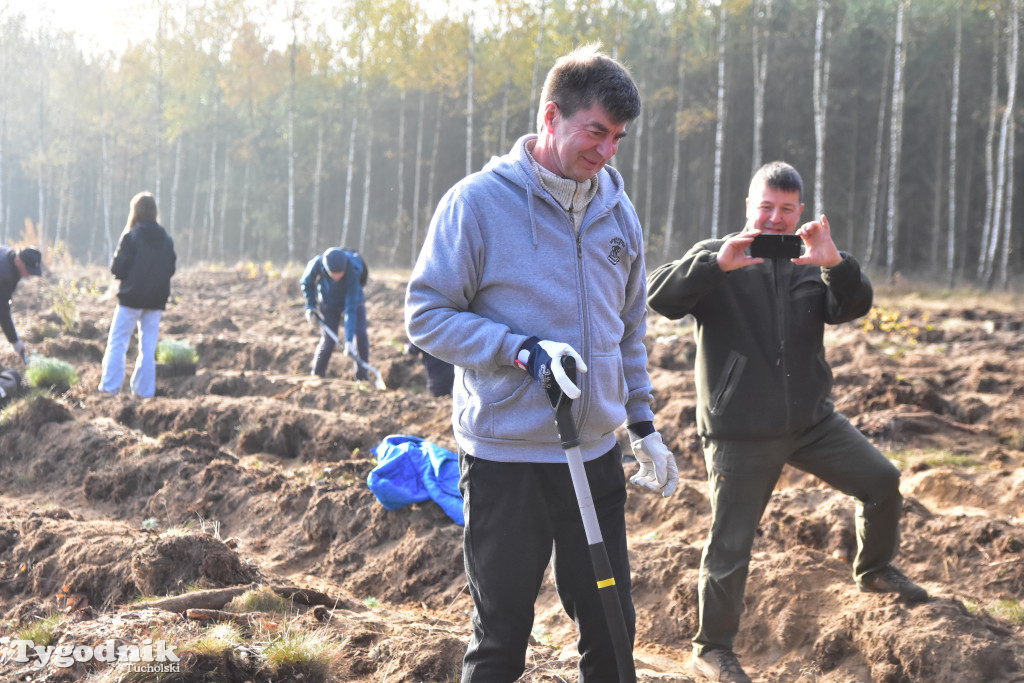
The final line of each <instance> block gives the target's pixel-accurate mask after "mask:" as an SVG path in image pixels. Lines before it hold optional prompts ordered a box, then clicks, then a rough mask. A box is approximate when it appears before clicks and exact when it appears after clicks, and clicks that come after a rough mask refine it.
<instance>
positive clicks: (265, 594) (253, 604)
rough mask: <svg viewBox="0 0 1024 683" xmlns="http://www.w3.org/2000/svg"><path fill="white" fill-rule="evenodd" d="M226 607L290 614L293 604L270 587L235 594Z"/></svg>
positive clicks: (239, 610) (229, 610) (235, 610)
mask: <svg viewBox="0 0 1024 683" xmlns="http://www.w3.org/2000/svg"><path fill="white" fill-rule="evenodd" d="M224 609H225V610H227V611H228V612H271V613H274V614H288V613H289V612H290V611H291V604H289V602H288V601H287V600H285V599H284V598H282V597H281V596H280V595H278V594H277V593H275V592H274V591H272V590H270V589H269V588H260V589H257V590H250V591H246V592H244V593H242V594H241V595H238V596H235V597H234V598H233V599H232V600H231V602H229V603H228V604H227V605H226V606H225V607H224Z"/></svg>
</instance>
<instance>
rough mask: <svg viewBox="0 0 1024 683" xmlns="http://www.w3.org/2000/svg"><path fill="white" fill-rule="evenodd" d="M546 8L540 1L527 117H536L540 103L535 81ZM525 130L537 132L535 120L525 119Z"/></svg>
mask: <svg viewBox="0 0 1024 683" xmlns="http://www.w3.org/2000/svg"><path fill="white" fill-rule="evenodd" d="M547 8H548V3H547V0H541V3H540V12H538V13H537V46H536V49H535V50H534V52H533V75H532V76H531V78H530V106H529V108H528V109H527V110H526V111H527V117H530V116H533V117H536V116H537V113H538V111H539V109H540V103H539V102H537V97H538V95H537V81H538V80H539V78H540V61H541V58H542V54H543V51H542V49H541V47H542V45H543V44H544V18H545V16H544V13H545V12H546V11H547ZM526 129H527V130H537V120H536V118H534V119H533V120H531V119H530V118H527V126H526Z"/></svg>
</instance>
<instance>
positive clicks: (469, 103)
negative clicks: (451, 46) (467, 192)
mask: <svg viewBox="0 0 1024 683" xmlns="http://www.w3.org/2000/svg"><path fill="white" fill-rule="evenodd" d="M466 23H467V25H468V28H469V64H468V65H467V69H466V175H469V174H470V173H472V172H473V96H474V95H473V70H474V69H475V68H476V51H475V49H474V46H473V43H474V42H475V41H474V40H473V14H472V13H470V15H469V17H468V19H467V20H466Z"/></svg>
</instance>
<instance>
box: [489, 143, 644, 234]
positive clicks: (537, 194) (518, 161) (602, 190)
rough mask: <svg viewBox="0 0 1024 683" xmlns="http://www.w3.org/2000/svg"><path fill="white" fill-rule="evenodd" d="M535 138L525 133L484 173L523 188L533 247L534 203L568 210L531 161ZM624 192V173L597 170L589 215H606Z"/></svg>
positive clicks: (491, 163)
mask: <svg viewBox="0 0 1024 683" xmlns="http://www.w3.org/2000/svg"><path fill="white" fill-rule="evenodd" d="M536 140H537V135H536V134H530V135H524V136H523V137H521V138H519V140H517V141H516V144H515V145H514V146H513V147H512V150H511V151H510V152H509V153H508V154H504V155H502V156H496V157H492V158H491V160H490V161H489V162H487V164H486V165H485V166H484V168H483V170H484V172H492V173H496V174H497V175H499V176H501V177H502V178H505V179H506V180H508V181H509V182H511V183H515V184H516V185H518V186H519V187H521V188H522V189H523V193H524V195H525V196H526V204H527V208H528V212H529V214H530V230H531V231H532V236H533V246H534V247H536V246H537V217H536V214H535V203H536V202H546V203H548V204H551V205H553V206H556V207H558V208H559V209H562V210H563V211H564V210H565V207H562V206H559V204H558V202H556V201H555V198H554V197H552V196H551V194H550V193H549V192H548V191H547V190H546V189H544V185H543V183H542V182H541V179H540V177H539V176H538V175H537V172H536V170H535V169H534V168H533V164H532V163H531V161H530V156H529V154H528V153H527V151H526V148H527V145H532V144H534V143H535V142H536ZM624 191H625V189H624V187H623V181H622V175H620V174H619V172H618V171H616V170H615V169H614V168H613V167H611V166H608V165H607V164H606V165H605V166H604V168H602V169H601V170H600V171H598V172H597V194H596V195H594V199H593V200H592V201H591V202H590V206H589V207H588V208H587V216H599V215H603V214H604V213H606V212H607V211H608V210H610V209H612V208H613V207H615V206H616V205H617V204H618V203H619V202H620V201H621V199H622V195H623V193H624ZM588 222H589V221H588V219H587V217H586V216H585V217H584V222H583V223H582V225H581V226H580V231H581V232H582V231H583V230H584V229H585V228H586V225H587V223H588Z"/></svg>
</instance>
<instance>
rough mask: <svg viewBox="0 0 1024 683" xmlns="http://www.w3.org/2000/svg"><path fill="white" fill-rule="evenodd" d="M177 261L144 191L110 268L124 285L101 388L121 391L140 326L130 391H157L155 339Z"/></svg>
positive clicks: (144, 393)
mask: <svg viewBox="0 0 1024 683" xmlns="http://www.w3.org/2000/svg"><path fill="white" fill-rule="evenodd" d="M175 260H176V256H175V254H174V242H173V241H172V240H171V238H170V236H169V235H168V234H167V231H166V230H164V229H163V228H162V227H160V225H159V223H157V210H156V199H155V198H154V197H153V195H152V194H150V193H149V192H140V193H139V194H137V195H135V196H134V197H133V198H132V201H131V210H130V211H129V213H128V223H127V225H125V228H124V232H122V233H121V240H120V242H118V245H117V250H116V251H115V252H114V259H113V261H112V262H111V264H110V272H111V273H113V274H114V277H115V278H117V279H118V280H120V281H121V285H120V287H119V288H118V292H117V300H118V305H117V308H116V309H114V318H113V319H112V320H111V321H110V336H109V337H108V338H107V350H106V352H105V353H104V354H103V376H102V379H101V380H100V386H99V389H100V391H105V392H107V393H110V394H116V393H118V392H119V391H121V385H122V384H124V366H125V355H126V354H127V352H128V343H129V342H130V341H131V337H132V331H133V330H135V329H136V327H137V328H138V331H139V355H138V357H137V358H136V359H135V369H134V370H133V371H132V379H131V389H132V393H134V394H135V395H136V396H139V397H140V398H148V397H150V396H152V395H153V392H154V391H155V390H156V343H157V337H158V335H159V332H160V318H161V316H162V315H163V311H164V307H165V306H166V305H167V299H168V298H169V297H170V294H171V276H172V275H174V265H175Z"/></svg>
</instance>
